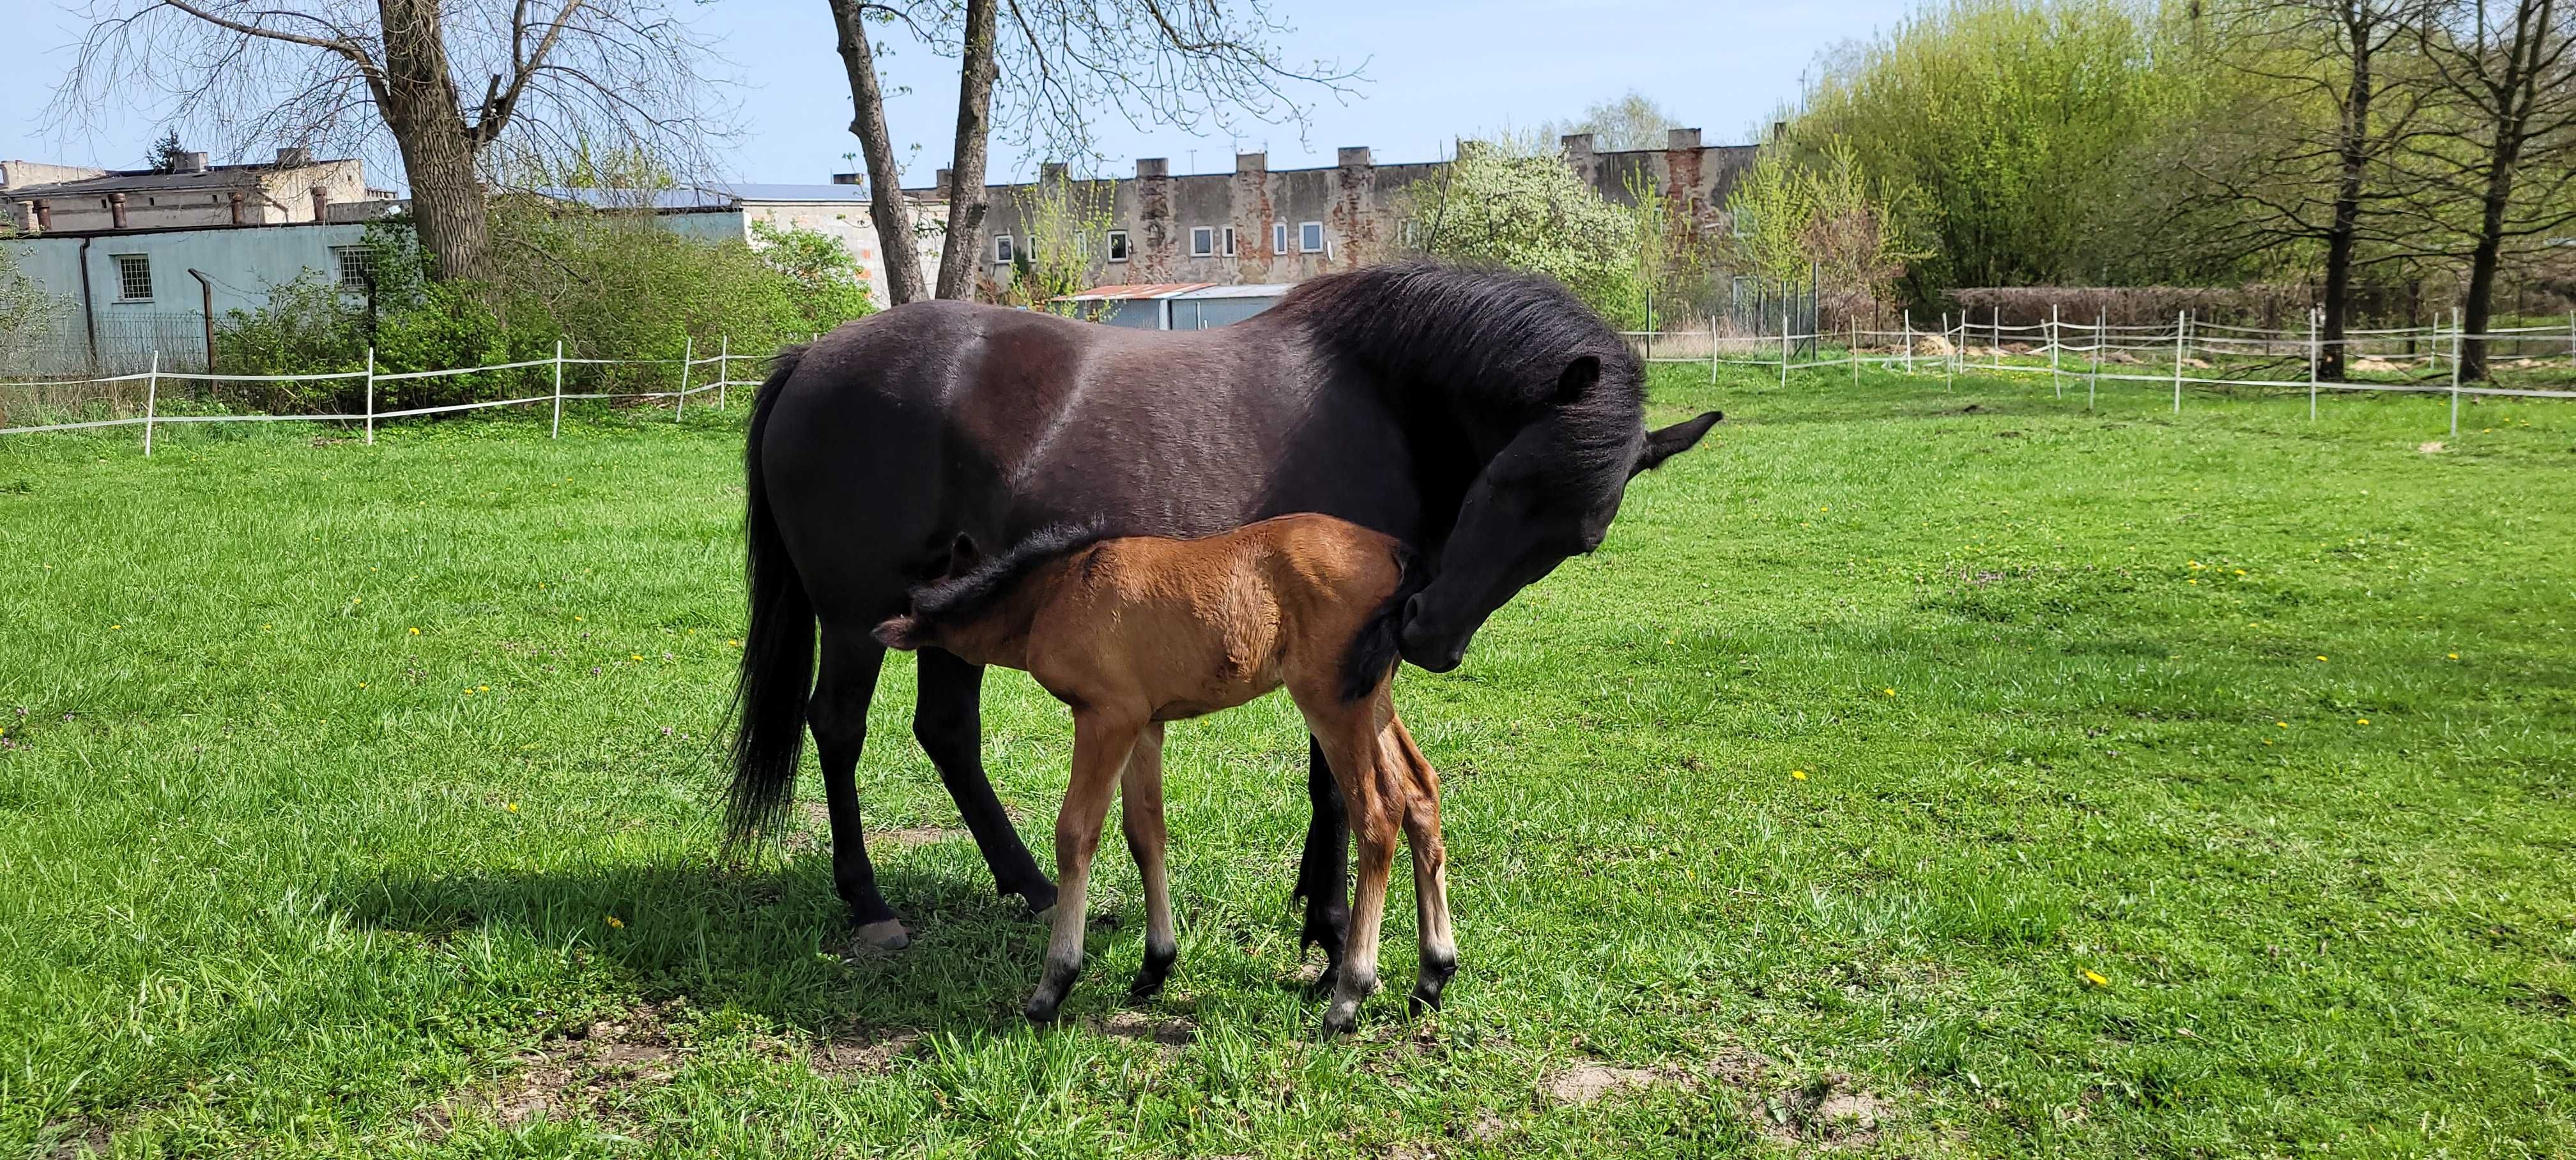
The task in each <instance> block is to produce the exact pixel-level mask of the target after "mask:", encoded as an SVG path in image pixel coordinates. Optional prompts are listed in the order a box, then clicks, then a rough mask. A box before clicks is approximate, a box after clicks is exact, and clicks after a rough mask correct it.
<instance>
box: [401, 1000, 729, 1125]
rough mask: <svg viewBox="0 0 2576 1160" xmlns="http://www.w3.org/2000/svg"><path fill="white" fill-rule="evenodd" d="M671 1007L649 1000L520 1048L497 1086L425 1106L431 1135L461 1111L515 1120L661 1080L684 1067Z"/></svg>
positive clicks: (586, 1107)
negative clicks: (669, 1021) (671, 1026)
mask: <svg viewBox="0 0 2576 1160" xmlns="http://www.w3.org/2000/svg"><path fill="white" fill-rule="evenodd" d="M666 1015H667V1012H666V1011H664V1010H663V1009H661V1008H659V1007H653V1006H646V1007H641V1008H638V1009H636V1010H635V1011H634V1012H632V1013H630V1014H628V1015H625V1016H623V1017H620V1018H615V1019H602V1020H598V1021H596V1022H593V1023H591V1024H590V1025H588V1026H586V1027H577V1028H574V1029H572V1030H570V1031H567V1032H565V1033H563V1034H560V1035H556V1036H553V1037H551V1038H548V1039H547V1040H545V1041H544V1042H543V1043H540V1044H538V1045H537V1046H536V1048H535V1049H534V1050H531V1051H524V1052H521V1053H519V1056H518V1061H519V1064H520V1067H519V1070H518V1072H517V1073H516V1074H514V1075H511V1076H509V1077H507V1078H506V1079H504V1080H502V1081H501V1083H500V1085H499V1086H498V1087H497V1088H495V1089H493V1090H490V1091H484V1092H474V1093H466V1094H460V1095H454V1096H449V1097H448V1098H447V1099H445V1100H442V1101H440V1102H439V1103H438V1104H437V1105H436V1106H435V1107H432V1108H430V1109H429V1110H428V1111H426V1112H424V1113H423V1114H422V1118H423V1119H424V1120H426V1121H427V1122H428V1126H429V1132H430V1137H431V1138H432V1139H433V1140H434V1139H437V1138H439V1137H443V1136H445V1135H446V1134H447V1131H448V1129H449V1128H450V1127H452V1126H453V1125H454V1124H455V1122H456V1120H457V1118H458V1117H460V1116H462V1115H466V1114H469V1113H473V1112H480V1113H481V1114H484V1115H488V1116H490V1117H491V1118H492V1120H493V1121H494V1122H495V1123H498V1124H500V1125H501V1126H502V1127H505V1128H511V1127H517V1126H518V1125H520V1124H523V1123H526V1122H527V1121H529V1120H532V1119H535V1118H537V1117H539V1116H544V1117H545V1118H547V1119H554V1120H559V1119H564V1118H566V1117H568V1116H571V1115H575V1114H579V1113H584V1112H594V1113H597V1112H608V1111H610V1110H611V1105H612V1104H613V1103H614V1102H615V1101H614V1097H615V1096H617V1095H619V1094H621V1093H623V1092H627V1091H633V1090H636V1089H640V1088H645V1087H650V1086H654V1085H657V1084H661V1083H663V1082H665V1081H667V1080H669V1079H670V1078H671V1076H672V1075H673V1073H675V1072H677V1071H678V1070H679V1067H680V1056H681V1052H680V1049H679V1048H678V1047H676V1046H674V1045H673V1044H672V1043H671V1040H670V1037H669V1034H668V1032H667V1030H666V1020H665V1016H666Z"/></svg>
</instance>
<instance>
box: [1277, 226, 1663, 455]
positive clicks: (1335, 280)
mask: <svg viewBox="0 0 2576 1160" xmlns="http://www.w3.org/2000/svg"><path fill="white" fill-rule="evenodd" d="M1271 313H1272V314H1275V315H1280V316H1282V317H1283V318H1286V319H1293V320H1296V321H1299V322H1302V323H1303V324H1304V326H1305V329H1306V330H1307V332H1308V333H1309V334H1311V335H1312V336H1313V338H1314V341H1315V342H1316V343H1317V344H1318V345H1320V346H1322V347H1324V348H1325V349H1326V350H1329V351H1332V352H1334V353H1337V354H1339V355H1341V356H1342V357H1344V358H1347V359H1349V360H1351V361H1352V362H1354V363H1357V364H1358V365H1360V366H1361V367H1363V368H1365V369H1367V370H1369V371H1372V372H1374V373H1375V374H1376V375H1377V376H1378V377H1379V378H1380V379H1381V380H1382V381H1385V382H1387V383H1388V384H1389V385H1390V386H1394V387H1396V388H1397V389H1402V387H1404V386H1408V385H1410V386H1416V387H1428V388H1431V389H1433V390H1435V391H1438V392H1440V393H1441V394H1443V395H1445V396H1447V397H1448V398H1449V399H1450V400H1452V401H1454V402H1456V403H1459V404H1464V405H1467V406H1469V407H1472V408H1475V409H1478V410H1482V411H1485V412H1487V413H1495V412H1499V413H1500V414H1502V415H1503V416H1506V417H1508V418H1510V419H1511V420H1513V421H1515V422H1520V423H1525V422H1528V421H1529V420H1532V419H1535V418H1538V417H1540V416H1541V415H1542V414H1546V413H1550V412H1553V413H1554V414H1555V415H1556V416H1557V417H1558V419H1559V421H1560V422H1562V423H1563V424H1564V425H1565V426H1566V427H1567V428H1568V434H1569V435H1570V436H1571V437H1572V438H1573V440H1574V441H1575V442H1576V443H1578V444H1591V443H1596V442H1597V443H1600V444H1603V445H1615V446H1620V447H1625V446H1626V445H1627V443H1628V441H1629V440H1630V439H1632V438H1634V435H1635V432H1636V430H1637V427H1638V425H1639V423H1640V422H1642V417H1643V414H1644V409H1645V399H1646V386H1645V376H1644V374H1643V373H1642V372H1643V368H1642V367H1641V365H1640V364H1639V363H1638V361H1637V358H1636V355H1635V354H1634V353H1633V352H1631V351H1630V350H1629V349H1628V344H1627V342H1626V341H1625V340H1623V339H1621V338H1620V337H1619V333H1618V332H1617V331H1615V330H1613V329H1611V328H1610V324H1609V323H1608V322H1605V321H1603V320H1602V318H1601V316H1600V315H1599V314H1597V313H1594V311H1593V310H1592V308H1591V307H1589V306H1586V305H1584V304H1583V302H1582V300H1580V299H1578V298H1576V297H1575V296H1574V295H1573V294H1571V293H1569V292H1568V291H1567V290H1566V289H1565V287H1564V286H1563V285H1561V284H1559V283H1558V282H1557V281H1556V280H1555V279H1553V278H1550V277H1548V276H1546V275H1544V274H1530V273H1524V272H1520V271H1516V270H1506V269H1500V268H1496V267H1488V266H1475V265H1460V264H1451V263H1445V262H1435V261H1428V260H1422V261H1410V262H1397V263H1392V264H1389V265H1383V266H1372V267H1369V268H1367V269H1362V270H1353V271H1350V272H1348V273H1343V274H1327V275H1324V276H1322V277H1319V278H1311V279H1308V280H1307V281H1305V282H1303V283H1301V284H1299V285H1298V286H1297V288H1296V289H1294V290H1291V291H1289V292H1288V295H1287V297H1285V298H1283V299H1281V300H1280V303H1279V305H1278V306H1277V307H1276V308H1275V309H1273V310H1272V311H1271ZM1586 355H1589V356H1591V357H1593V358H1595V359H1598V360H1600V364H1601V379H1600V382H1599V383H1598V384H1596V385H1595V386H1594V387H1593V388H1592V389H1590V390H1587V391H1584V392H1583V393H1581V394H1579V395H1577V396H1575V397H1574V398H1572V399H1559V398H1558V397H1557V382H1558V376H1560V375H1561V374H1563V373H1564V371H1565V369H1566V367H1567V366H1568V365H1569V364H1571V363H1572V362H1573V361H1574V360H1576V359H1578V358H1581V357H1584V356H1586ZM1622 466H1624V465H1622Z"/></svg>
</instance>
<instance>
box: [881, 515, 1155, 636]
mask: <svg viewBox="0 0 2576 1160" xmlns="http://www.w3.org/2000/svg"><path fill="white" fill-rule="evenodd" d="M1108 538H1109V533H1108V531H1107V530H1106V528H1105V527H1104V526H1103V525H1102V524H1100V523H1099V522H1097V521H1092V522H1086V523H1072V524H1051V525H1049V526H1047V527H1044V528H1040V529H1038V530H1037V531H1036V532H1035V533H1033V534H1031V535H1030V536H1028V537H1027V538H1026V539H1023V540H1021V541H1020V542H1019V543H1016V544H1013V545H1011V547H1010V550H1009V551H1006V552H1003V553H1002V554H1001V555H998V556H995V557H992V558H991V559H988V560H986V561H984V562H983V563H981V564H978V565H976V566H975V567H973V568H971V569H968V570H967V571H966V572H964V573H963V574H961V575H956V576H951V577H948V578H946V579H943V580H936V581H933V582H931V583H928V584H924V585H922V586H921V587H919V588H915V589H913V590H912V618H913V623H914V624H915V625H917V626H919V627H920V628H921V629H937V628H949V627H953V626H956V625H958V624H962V623H965V622H967V621H970V620H973V619H974V618H975V617H977V616H978V615H981V614H982V613H983V611H984V610H985V609H986V608H988V607H991V605H992V604H993V602H994V601H996V600H1000V599H1001V598H1002V597H1003V596H1005V595H1008V594H1009V593H1010V591H1011V589H1012V588H1014V587H1016V586H1018V584H1019V582H1020V581H1022V580H1026V579H1028V577H1029V574H1030V573H1033V572H1035V571H1037V570H1038V569H1039V568H1041V567H1044V566H1045V565H1047V564H1048V563H1050V562H1052V561H1055V560H1058V559H1061V558H1063V557H1064V556H1066V555H1069V554H1071V553H1074V552H1079V551H1081V550H1082V549H1084V548H1088V547H1090V546H1092V545H1093V544H1097V543H1099V542H1100V541H1102V540H1105V539H1108Z"/></svg>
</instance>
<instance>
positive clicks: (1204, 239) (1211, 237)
mask: <svg viewBox="0 0 2576 1160" xmlns="http://www.w3.org/2000/svg"><path fill="white" fill-rule="evenodd" d="M1215 254H1216V231H1215V230H1212V229H1209V228H1208V227H1206V226H1191V227H1190V256H1191V257H1193V258H1207V257H1213V256H1215Z"/></svg>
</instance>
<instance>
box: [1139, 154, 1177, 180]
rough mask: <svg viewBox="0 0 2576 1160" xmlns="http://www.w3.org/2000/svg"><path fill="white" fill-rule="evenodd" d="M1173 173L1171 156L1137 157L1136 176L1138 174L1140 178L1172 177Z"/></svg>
mask: <svg viewBox="0 0 2576 1160" xmlns="http://www.w3.org/2000/svg"><path fill="white" fill-rule="evenodd" d="M1171 175H1172V159H1171V158H1168V157H1139V158H1137V159H1136V176H1137V178H1138V179H1139V180H1150V179H1154V178H1162V177H1170V176H1171Z"/></svg>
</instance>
